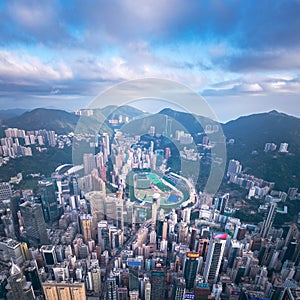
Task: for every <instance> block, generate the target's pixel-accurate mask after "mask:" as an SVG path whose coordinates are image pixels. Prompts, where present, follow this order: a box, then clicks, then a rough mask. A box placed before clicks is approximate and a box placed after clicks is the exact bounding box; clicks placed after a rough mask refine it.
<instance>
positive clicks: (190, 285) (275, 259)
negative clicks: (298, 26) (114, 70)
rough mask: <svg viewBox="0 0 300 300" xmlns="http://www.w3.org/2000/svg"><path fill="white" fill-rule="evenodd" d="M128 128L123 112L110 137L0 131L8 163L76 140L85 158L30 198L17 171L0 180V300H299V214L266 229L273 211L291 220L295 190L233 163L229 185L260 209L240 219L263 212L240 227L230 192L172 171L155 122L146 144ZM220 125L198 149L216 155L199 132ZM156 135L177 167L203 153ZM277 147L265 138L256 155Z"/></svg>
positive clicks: (177, 137)
mask: <svg viewBox="0 0 300 300" xmlns="http://www.w3.org/2000/svg"><path fill="white" fill-rule="evenodd" d="M76 113H77V114H79V113H80V112H76ZM86 113H87V112H86V111H85V110H82V111H81V114H86ZM90 114H92V112H90ZM166 118H167V117H166ZM129 122H130V121H129V117H128V116H121V115H120V116H118V119H116V120H113V119H109V120H108V123H109V124H111V126H112V128H113V129H114V134H113V136H110V135H109V134H108V133H106V132H99V133H98V134H96V135H92V134H77V136H76V135H74V133H70V134H68V135H58V134H56V133H55V131H47V130H45V129H40V130H35V131H25V130H23V129H20V128H7V129H5V131H4V133H5V137H3V138H1V147H0V151H1V155H2V156H1V157H2V158H1V162H2V164H4V165H5V164H7V163H8V162H9V160H10V159H16V160H18V159H20V157H22V156H30V155H32V150H31V149H33V148H36V149H37V150H38V151H47V149H48V148H53V147H57V148H58V149H60V151H64V149H65V147H66V148H67V147H71V146H72V145H73V146H74V144H76V143H77V142H78V141H80V142H81V143H82V142H84V143H85V144H86V145H88V148H84V149H85V150H84V151H86V150H88V151H86V153H83V154H82V164H78V165H74V164H62V165H60V166H58V167H57V168H56V169H55V170H53V172H52V175H51V177H49V178H46V177H43V176H42V174H35V176H37V177H38V179H37V189H35V190H34V191H33V190H32V189H19V188H18V185H19V184H20V182H22V180H23V176H22V174H18V175H17V176H16V177H14V178H11V180H10V181H9V182H2V183H1V184H0V200H1V227H0V229H1V236H2V237H1V241H0V249H1V251H0V261H1V267H0V268H1V290H0V295H1V297H2V298H5V299H18V298H19V299H46V300H54V299H74V300H75V299H76V300H77V299H107V300H121V299H130V300H133V299H136V300H138V299H143V300H150V299H153V300H160V299H161V300H162V299H173V300H183V299H199V300H200V299H298V297H299V293H300V287H299V280H300V257H299V256H300V243H299V223H300V213H299V212H298V216H296V218H294V220H293V222H290V223H288V226H286V225H284V226H282V227H278V226H276V227H274V226H273V222H274V219H275V216H276V215H278V214H282V215H284V214H288V213H289V211H288V207H287V205H286V202H287V201H297V200H298V199H299V193H298V189H297V188H296V187H293V186H291V187H290V188H289V189H288V190H287V191H278V190H275V186H276V185H275V183H274V182H268V181H265V180H263V179H260V178H256V177H255V176H253V175H251V174H248V173H246V172H244V171H243V166H242V164H241V163H240V162H239V161H238V160H235V159H231V160H229V161H228V164H227V167H226V172H225V174H224V182H226V185H227V187H228V186H231V188H232V190H234V187H235V186H237V187H239V188H242V189H243V190H244V191H245V192H244V196H245V199H249V201H250V200H251V199H252V200H253V199H257V201H259V200H260V201H262V202H260V203H261V204H260V205H259V208H258V210H257V211H250V212H248V214H250V215H251V214H254V215H255V214H257V213H262V214H263V216H264V217H263V220H262V222H259V223H257V224H256V223H255V222H248V223H247V222H243V220H241V219H239V218H238V217H236V216H235V213H236V211H237V210H239V209H240V207H239V206H238V201H236V200H232V199H231V194H232V191H231V190H230V189H229V190H228V189H227V190H226V192H222V188H220V190H219V192H218V193H217V194H216V195H211V194H208V193H206V192H203V191H200V190H197V189H196V187H195V185H194V183H193V182H194V180H193V178H186V177H184V176H183V175H181V174H180V173H177V174H176V173H174V172H172V170H170V168H169V167H168V164H167V161H168V159H170V157H172V155H173V153H172V150H171V148H172V147H165V148H157V145H158V141H160V139H161V134H160V133H157V132H156V127H155V124H152V125H151V126H150V127H149V130H148V133H146V134H145V135H144V136H132V135H130V134H128V133H125V132H122V130H120V128H118V126H117V125H120V124H127V123H129ZM166 123H168V124H169V128H170V127H171V126H172V122H171V121H170V122H166ZM219 129H220V128H219V126H218V125H216V124H214V125H206V128H205V129H204V131H203V132H201V133H200V132H199V133H198V136H200V137H201V144H198V146H199V149H206V150H207V149H209V150H210V149H212V148H213V147H214V144H213V143H212V142H211V141H210V140H209V138H208V135H207V134H206V132H210V133H211V132H212V131H215V132H217V131H219ZM164 133H165V134H166V135H167V137H168V138H169V139H170V141H173V142H174V143H176V142H177V143H178V145H181V146H180V147H181V148H180V149H181V150H180V151H178V153H179V156H178V159H179V160H186V161H193V162H194V163H196V164H198V163H200V161H201V160H202V159H203V157H204V156H205V155H204V154H203V152H201V151H198V154H197V153H195V152H194V150H193V151H191V149H190V147H191V144H192V143H193V136H192V135H191V134H189V133H186V132H184V131H183V130H176V131H175V134H174V136H173V134H172V133H171V131H170V132H169V133H168V132H166V131H165V132H164ZM226 143H227V144H230V145H233V144H235V141H234V139H229V140H228V139H227V140H226ZM276 148H277V147H276V145H275V144H274V143H269V142H268V141H266V143H265V147H264V149H262V151H264V152H266V153H267V152H273V153H274V152H275V151H276V150H277V149H276ZM277 151H278V153H285V154H286V153H288V144H287V143H285V142H284V141H283V142H282V143H281V144H280V147H279V149H278V150H277ZM201 153H202V154H201ZM206 155H208V154H206ZM220 160H221V158H219V159H216V158H215V161H220ZM232 184H233V186H232ZM244 201H246V200H244Z"/></svg>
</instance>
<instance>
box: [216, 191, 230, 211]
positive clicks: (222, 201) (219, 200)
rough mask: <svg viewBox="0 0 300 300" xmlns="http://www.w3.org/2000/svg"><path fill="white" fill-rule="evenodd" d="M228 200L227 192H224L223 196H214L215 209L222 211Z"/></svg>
mask: <svg viewBox="0 0 300 300" xmlns="http://www.w3.org/2000/svg"><path fill="white" fill-rule="evenodd" d="M228 200H229V193H226V194H224V195H223V196H220V197H216V198H215V209H216V210H218V211H219V212H220V213H221V214H223V213H224V211H225V208H226V207H227V203H228Z"/></svg>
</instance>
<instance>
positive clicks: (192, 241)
mask: <svg viewBox="0 0 300 300" xmlns="http://www.w3.org/2000/svg"><path fill="white" fill-rule="evenodd" d="M196 237H197V228H192V232H191V237H190V245H189V248H190V250H191V251H194V250H195V247H196Z"/></svg>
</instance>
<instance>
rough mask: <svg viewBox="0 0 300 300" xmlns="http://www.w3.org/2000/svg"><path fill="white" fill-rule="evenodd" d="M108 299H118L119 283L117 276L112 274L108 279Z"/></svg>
mask: <svg viewBox="0 0 300 300" xmlns="http://www.w3.org/2000/svg"><path fill="white" fill-rule="evenodd" d="M106 285H107V289H106V299H107V300H117V283H116V277H115V276H113V275H110V276H109V277H108V278H107V280H106Z"/></svg>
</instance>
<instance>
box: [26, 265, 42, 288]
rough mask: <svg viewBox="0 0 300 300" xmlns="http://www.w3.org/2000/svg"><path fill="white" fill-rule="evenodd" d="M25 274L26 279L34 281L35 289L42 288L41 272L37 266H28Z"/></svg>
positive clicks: (33, 286)
mask: <svg viewBox="0 0 300 300" xmlns="http://www.w3.org/2000/svg"><path fill="white" fill-rule="evenodd" d="M24 275H25V277H26V280H28V281H30V282H31V283H32V288H33V290H34V291H38V290H40V289H41V288H42V285H41V281H40V277H39V272H38V270H37V267H36V266H28V267H26V269H25V270H24Z"/></svg>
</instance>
